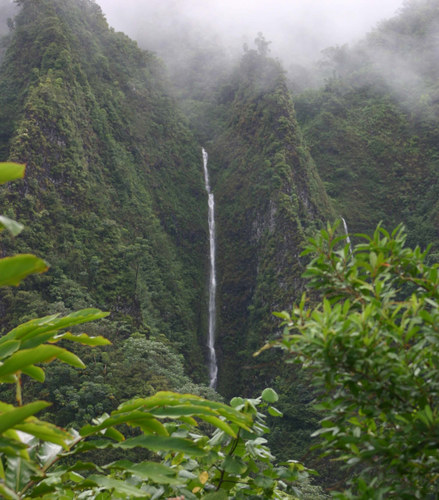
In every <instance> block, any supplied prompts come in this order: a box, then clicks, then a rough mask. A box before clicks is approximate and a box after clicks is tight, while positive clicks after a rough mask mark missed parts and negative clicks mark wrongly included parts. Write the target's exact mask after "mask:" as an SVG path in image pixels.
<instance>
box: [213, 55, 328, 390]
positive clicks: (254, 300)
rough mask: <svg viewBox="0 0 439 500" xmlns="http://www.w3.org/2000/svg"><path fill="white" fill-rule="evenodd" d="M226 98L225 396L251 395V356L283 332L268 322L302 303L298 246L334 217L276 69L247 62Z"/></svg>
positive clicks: (221, 202) (221, 147) (217, 163)
mask: <svg viewBox="0 0 439 500" xmlns="http://www.w3.org/2000/svg"><path fill="white" fill-rule="evenodd" d="M221 96H222V97H221V98H222V104H223V105H227V106H228V109H229V112H228V118H229V120H228V123H227V124H226V125H225V130H224V132H223V133H222V134H221V135H220V137H219V138H217V139H216V140H214V141H213V145H212V147H211V151H210V153H211V154H210V158H211V163H210V164H211V169H212V170H213V179H214V181H213V190H214V193H215V196H216V203H217V227H218V281H219V289H218V290H219V291H218V331H217V343H218V350H219V361H220V368H221V370H220V374H219V389H220V391H223V392H225V393H226V394H235V393H237V392H239V391H240V390H241V391H244V392H245V391H248V392H249V393H251V392H252V391H253V389H254V385H258V384H259V383H260V381H261V373H260V370H258V369H256V368H254V367H252V366H251V365H252V362H251V359H252V354H253V352H254V351H256V350H257V349H258V348H259V347H260V346H261V345H262V343H263V342H264V340H265V339H266V338H267V336H269V335H270V334H272V333H273V332H274V330H275V329H276V328H277V322H276V321H273V320H272V316H271V313H272V312H273V311H275V310H279V309H283V308H288V307H289V306H291V304H292V302H293V300H295V299H296V298H297V297H298V296H299V295H300V293H301V291H302V288H303V283H302V280H301V278H300V276H301V273H302V272H303V263H302V262H301V259H300V257H299V255H300V252H301V248H302V244H303V242H304V239H305V237H306V234H307V233H309V232H311V231H312V230H313V229H314V228H315V227H316V226H319V225H320V224H321V223H322V221H324V220H326V219H327V218H329V217H331V208H330V204H329V201H328V198H327V196H326V193H325V190H324V188H323V185H322V182H321V181H320V178H319V176H318V174H317V172H316V169H315V166H314V163H313V161H312V159H311V157H310V155H309V152H308V150H307V148H306V146H305V144H304V143H303V140H302V137H301V132H300V130H299V127H298V124H297V121H296V118H295V111H294V106H293V102H292V100H291V96H290V94H289V92H288V89H287V85H286V80H285V75H284V74H283V71H282V68H281V67H280V65H279V64H278V63H277V62H275V61H274V60H272V59H270V58H268V57H266V56H265V55H263V54H260V53H258V52H256V51H253V50H251V51H249V52H247V53H246V54H245V55H244V57H243V59H242V62H241V64H240V66H239V67H238V68H237V70H236V71H235V73H234V75H233V77H232V79H231V83H230V84H229V85H228V86H227V87H226V88H224V89H223V91H222V94H221ZM267 377H269V376H268V375H267ZM267 377H262V378H265V381H264V382H265V383H267V382H268V379H267Z"/></svg>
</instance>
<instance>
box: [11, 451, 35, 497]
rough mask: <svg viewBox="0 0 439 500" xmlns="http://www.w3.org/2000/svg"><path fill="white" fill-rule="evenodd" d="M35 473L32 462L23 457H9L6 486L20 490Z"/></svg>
mask: <svg viewBox="0 0 439 500" xmlns="http://www.w3.org/2000/svg"><path fill="white" fill-rule="evenodd" d="M34 473H35V467H34V466H33V465H32V463H31V462H29V461H28V460H25V459H23V458H19V457H15V458H8V460H7V465H6V486H7V487H8V488H11V489H13V490H15V491H20V490H21V489H22V488H23V487H24V486H25V485H26V484H27V483H28V482H29V481H30V479H31V477H32V475H33V474H34Z"/></svg>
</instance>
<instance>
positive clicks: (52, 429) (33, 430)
mask: <svg viewBox="0 0 439 500" xmlns="http://www.w3.org/2000/svg"><path fill="white" fill-rule="evenodd" d="M16 428H17V429H18V430H20V431H22V432H27V433H28V434H31V435H32V436H35V437H36V438H38V439H40V440H41V441H50V442H51V443H54V444H58V445H59V446H62V447H63V448H65V449H68V445H67V442H68V441H71V439H72V435H71V434H69V433H68V432H67V431H65V430H63V429H60V428H59V427H56V426H55V425H53V424H50V423H49V422H43V421H42V420H38V419H34V420H31V421H30V422H24V423H22V424H17V426H16Z"/></svg>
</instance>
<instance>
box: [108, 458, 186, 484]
mask: <svg viewBox="0 0 439 500" xmlns="http://www.w3.org/2000/svg"><path fill="white" fill-rule="evenodd" d="M107 467H108V468H111V469H120V470H122V471H126V472H131V473H132V474H134V475H135V476H136V477H139V478H141V479H146V480H151V481H154V482H156V483H158V484H179V483H181V480H179V479H178V478H177V471H176V470H175V469H171V468H170V467H168V466H166V465H163V464H159V463H156V462H142V463H139V464H133V463H132V462H130V461H128V460H120V461H118V462H114V463H112V464H110V465H108V466H107Z"/></svg>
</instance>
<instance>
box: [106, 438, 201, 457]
mask: <svg viewBox="0 0 439 500" xmlns="http://www.w3.org/2000/svg"><path fill="white" fill-rule="evenodd" d="M114 447H117V448H122V449H131V448H136V447H140V448H147V449H149V450H151V451H177V452H182V453H187V454H188V455H191V456H193V457H201V456H203V455H205V454H206V452H205V451H204V450H203V449H202V448H199V447H198V446H197V445H196V444H195V443H194V442H192V441H190V440H189V439H184V438H177V437H165V436H145V435H143V436H137V437H134V438H130V439H127V440H126V441H124V442H123V443H117V444H115V445H114Z"/></svg>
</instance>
